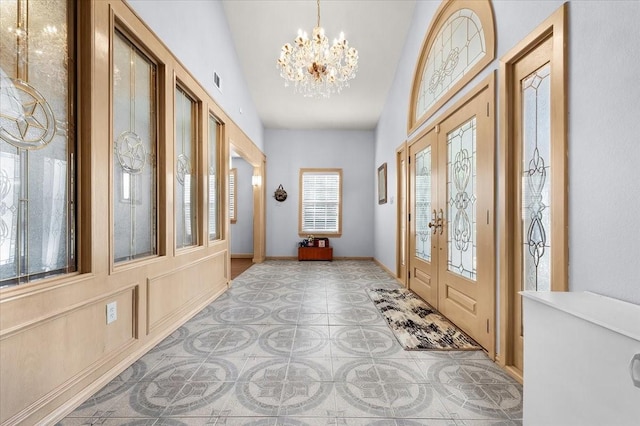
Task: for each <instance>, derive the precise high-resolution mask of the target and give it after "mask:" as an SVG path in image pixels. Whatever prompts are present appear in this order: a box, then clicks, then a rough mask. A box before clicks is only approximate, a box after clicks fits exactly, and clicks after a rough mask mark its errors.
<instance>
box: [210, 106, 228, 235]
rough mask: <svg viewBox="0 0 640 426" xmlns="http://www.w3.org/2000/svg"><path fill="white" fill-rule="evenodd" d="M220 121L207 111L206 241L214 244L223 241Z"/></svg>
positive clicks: (222, 165)
mask: <svg viewBox="0 0 640 426" xmlns="http://www.w3.org/2000/svg"><path fill="white" fill-rule="evenodd" d="M212 121H213V122H215V123H216V125H215V138H216V142H215V165H213V166H214V167H215V172H216V173H215V188H214V196H215V215H216V219H215V226H216V229H215V235H214V236H213V237H212V235H211V227H210V226H209V225H210V224H211V179H210V177H211V174H210V173H209V170H210V168H211V166H212V164H211V163H210V160H211V131H212V129H211V126H210V124H211V122H212ZM222 126H223V124H222V121H221V120H220V119H219V118H218V117H217V115H216V114H215V113H214V112H213V111H212V110H211V109H209V113H208V114H207V158H206V161H207V164H206V171H207V173H206V177H207V194H206V199H207V239H208V241H209V242H210V243H211V242H214V241H220V240H222V239H224V237H223V232H222V230H223V228H224V227H223V226H222V224H223V221H222V220H221V219H222V217H221V213H222V211H223V210H222V207H223V205H222V203H221V201H222V196H223V195H222V190H221V189H222V179H221V177H222V176H223V173H222V169H223V167H224V164H223V162H222V161H221V159H222V158H223V155H222V140H223V138H222Z"/></svg>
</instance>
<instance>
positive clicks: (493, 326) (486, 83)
mask: <svg viewBox="0 0 640 426" xmlns="http://www.w3.org/2000/svg"><path fill="white" fill-rule="evenodd" d="M495 85H496V71H492V72H491V73H490V74H489V75H487V76H486V77H485V78H484V79H482V80H481V81H480V82H479V83H478V84H476V85H475V86H474V87H473V88H471V90H469V92H468V93H466V94H465V95H464V96H463V97H462V99H460V100H458V101H457V102H456V103H455V104H454V105H452V106H451V107H449V108H447V109H446V110H445V111H444V112H442V113H441V114H439V115H438V116H436V117H435V118H434V119H433V120H432V121H431V122H430V123H429V125H428V126H426V127H424V128H423V129H422V130H421V131H420V132H418V133H417V134H416V135H414V136H413V137H411V138H410V139H409V141H408V142H407V155H408V153H409V148H410V147H411V146H412V145H413V144H415V143H417V142H418V141H419V140H420V139H421V138H422V137H423V136H424V135H426V134H427V133H429V132H432V131H435V132H436V133H439V131H440V124H441V123H442V122H444V121H446V120H447V119H448V118H449V117H451V116H452V115H453V114H454V113H456V112H457V111H458V110H459V109H461V108H463V107H464V106H465V105H466V104H467V103H469V102H471V101H472V100H473V99H475V98H476V97H477V96H479V95H481V94H482V93H483V92H484V91H485V90H487V91H489V94H490V104H489V105H488V106H487V114H488V116H489V120H490V122H491V129H490V131H489V138H490V139H491V140H492V141H493V144H492V147H493V152H494V155H492V156H491V157H492V158H494V157H495V152H496V148H495V145H496V142H495V140H496V134H495V130H496V129H495V127H496V125H497V123H496V102H495V101H496V93H495V90H496V88H495ZM492 169H493V170H494V172H493V184H494V187H495V185H496V181H497V176H496V173H495V163H494V167H492ZM407 181H410V177H408V179H407ZM411 197H412V196H411V191H410V190H409V192H408V194H407V202H408V203H409V204H408V206H407V208H408V209H410V206H411V203H412V198H411ZM490 205H491V206H492V208H493V210H492V211H491V213H490V224H491V226H492V231H491V234H492V235H493V238H492V240H493V251H494V253H497V246H496V245H497V241H498V238H497V236H496V226H495V225H496V219H495V218H496V194H495V191H494V193H493V199H492V200H491V203H490ZM407 211H409V210H407ZM411 226H412V225H411V224H410V225H409V227H408V228H407V231H408V235H407V241H408V243H409V245H410V246H411V244H410V242H409V240H408V239H409V238H411V232H410V228H411ZM410 257H411V253H408V258H410ZM408 264H409V265H411V263H410V262H409V263H408ZM496 268H497V258H496V257H495V256H494V257H493V262H491V264H490V271H488V272H487V273H488V276H489V277H488V280H490V282H491V283H492V285H491V294H490V297H489V300H490V302H489V303H490V304H491V306H489V307H488V311H489V312H490V315H489V318H488V319H489V325H488V329H489V334H490V342H491V344H490V345H488V347H486V348H485V350H486V351H487V355H488V356H489V358H490V359H492V360H494V359H496V330H497V328H498V326H497V323H496V291H497V281H496ZM408 285H409V282H407V286H408Z"/></svg>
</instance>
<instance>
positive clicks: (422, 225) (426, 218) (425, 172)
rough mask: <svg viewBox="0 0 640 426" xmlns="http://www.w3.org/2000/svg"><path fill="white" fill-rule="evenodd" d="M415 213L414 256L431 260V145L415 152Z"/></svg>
mask: <svg viewBox="0 0 640 426" xmlns="http://www.w3.org/2000/svg"><path fill="white" fill-rule="evenodd" d="M415 163H416V169H415V175H416V176H415V179H416V185H415V194H414V196H415V203H416V205H415V212H416V213H415V215H416V253H415V255H416V257H417V258H419V259H423V260H426V261H427V262H430V261H431V228H429V222H430V221H431V220H432V217H431V205H432V200H431V147H430V146H428V147H426V148H425V149H423V150H422V151H420V152H418V153H417V154H416V158H415Z"/></svg>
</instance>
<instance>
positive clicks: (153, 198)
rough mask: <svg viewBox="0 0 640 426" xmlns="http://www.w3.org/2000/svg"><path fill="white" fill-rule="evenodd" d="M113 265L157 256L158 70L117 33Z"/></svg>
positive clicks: (114, 102) (114, 79) (115, 55)
mask: <svg viewBox="0 0 640 426" xmlns="http://www.w3.org/2000/svg"><path fill="white" fill-rule="evenodd" d="M112 72H113V74H112V79H113V137H114V141H113V156H114V160H113V217H114V219H113V247H114V255H113V257H114V261H115V262H123V261H128V260H133V259H137V258H141V257H145V256H152V255H154V254H156V253H157V249H156V247H157V244H156V241H157V236H156V229H157V227H156V223H157V212H156V203H157V195H156V163H157V161H156V151H157V138H156V120H157V114H156V105H157V103H156V87H157V86H156V84H157V82H156V65H155V63H153V61H151V59H149V58H148V57H147V56H146V55H145V54H144V53H143V52H142V51H141V50H139V49H138V48H137V47H135V46H134V45H133V44H132V43H131V42H130V41H129V40H128V39H127V38H126V37H125V36H124V35H123V34H122V33H120V32H119V31H116V33H115V38H114V46H113V70H112Z"/></svg>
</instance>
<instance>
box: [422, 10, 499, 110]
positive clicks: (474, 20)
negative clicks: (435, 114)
mask: <svg viewBox="0 0 640 426" xmlns="http://www.w3.org/2000/svg"><path fill="white" fill-rule="evenodd" d="M486 51H487V49H486V43H485V36H484V31H483V28H482V22H481V21H480V18H479V17H478V15H476V14H475V12H474V11H472V10H470V9H460V10H457V11H456V12H454V13H453V14H451V16H449V18H448V19H447V20H446V21H445V23H444V24H443V25H442V27H441V28H440V31H439V32H438V35H437V36H436V37H435V40H434V42H433V44H432V45H431V48H430V50H429V53H428V54H427V60H426V63H425V66H424V72H423V74H422V80H421V82H420V90H419V91H418V100H417V108H416V109H415V119H416V120H417V119H419V118H420V117H421V116H422V115H423V114H424V113H425V112H426V111H427V110H428V109H429V108H430V107H431V106H432V105H433V104H435V103H436V102H437V101H438V100H439V99H440V98H441V97H442V96H443V95H444V94H445V93H446V92H447V91H448V90H449V88H450V87H451V86H453V85H454V84H455V83H456V82H457V81H458V80H460V79H461V78H462V77H463V76H464V75H465V73H467V72H468V71H469V70H470V69H471V68H472V67H473V66H474V65H475V64H476V63H477V62H478V61H480V59H482V58H483V57H484V56H485V54H486Z"/></svg>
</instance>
